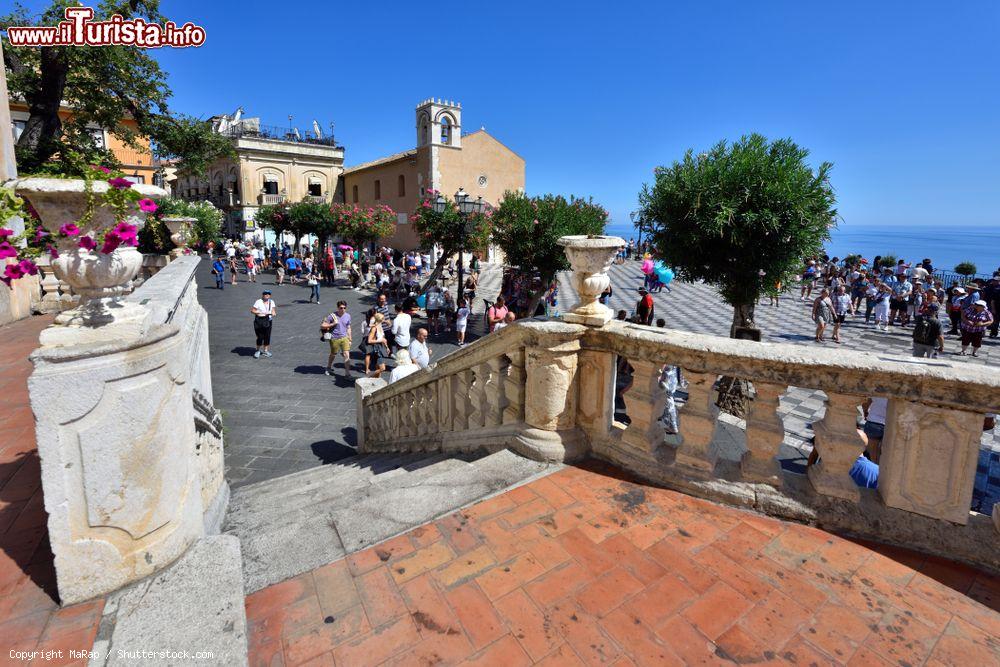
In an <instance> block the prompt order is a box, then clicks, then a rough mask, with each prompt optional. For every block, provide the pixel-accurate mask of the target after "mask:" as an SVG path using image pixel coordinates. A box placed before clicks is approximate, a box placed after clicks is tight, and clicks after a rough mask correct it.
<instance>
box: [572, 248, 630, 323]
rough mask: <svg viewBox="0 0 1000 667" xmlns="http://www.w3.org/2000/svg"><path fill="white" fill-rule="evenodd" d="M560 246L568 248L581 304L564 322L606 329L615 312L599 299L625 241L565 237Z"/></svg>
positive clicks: (574, 284) (609, 281) (606, 286)
mask: <svg viewBox="0 0 1000 667" xmlns="http://www.w3.org/2000/svg"><path fill="white" fill-rule="evenodd" d="M558 243H559V245H561V246H562V247H563V248H565V249H566V257H567V259H569V263H570V266H571V267H572V268H573V286H574V287H576V291H577V293H578V294H579V295H580V301H579V303H577V304H576V305H575V306H573V308H572V310H570V311H569V312H567V313H565V314H564V315H563V319H564V320H566V321H567V322H573V323H576V324H585V325H587V326H592V327H601V326H604V325H605V324H607V323H608V322H610V321H611V319H612V318H613V317H614V313H613V312H612V311H611V309H610V308H608V307H607V306H605V305H604V304H603V303H601V302H600V301H598V299H599V298H600V296H601V293H602V292H603V291H604V290H606V289H607V288H608V286H609V285H611V278H610V277H609V276H608V269H610V268H611V262H612V261H613V260H614V258H615V254H616V253H617V252H618V249H619V248H621V247H622V246H623V245H625V241H624V240H623V239H621V238H619V237H617V236H563V237H562V238H560V239H559V241H558Z"/></svg>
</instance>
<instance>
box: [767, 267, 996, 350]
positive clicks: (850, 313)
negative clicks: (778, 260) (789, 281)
mask: <svg viewBox="0 0 1000 667" xmlns="http://www.w3.org/2000/svg"><path fill="white" fill-rule="evenodd" d="M799 299H800V300H802V301H807V302H810V303H811V308H812V310H811V315H812V319H813V322H815V324H816V330H815V340H816V342H818V343H823V342H825V341H826V333H827V330H828V329H830V330H831V331H830V333H831V338H832V340H833V341H834V342H836V343H841V342H843V339H842V338H841V335H842V331H841V328H842V325H843V324H844V323H845V322H846V321H848V319H849V318H850V319H852V320H855V321H858V322H860V321H862V318H863V322H864V324H866V325H869V326H873V327H874V329H875V330H876V331H881V332H888V331H890V329H892V328H893V327H898V328H902V329H907V328H910V327H912V338H913V354H914V355H915V356H919V357H933V356H937V354H940V353H943V352H944V351H945V340H946V338H945V337H946V336H955V337H957V338H958V339H959V341H960V345H959V347H958V349H957V351H956V354H958V355H966V354H969V353H970V349H971V354H972V356H974V357H975V356H978V355H979V350H980V348H981V347H982V344H983V337H984V336H985V335H988V336H989V337H990V338H996V337H997V335H998V326H1000V318H998V313H1000V269H998V270H997V272H996V273H994V274H993V276H992V277H991V278H990V279H989V280H969V281H968V282H966V283H965V284H964V285H962V284H959V283H958V282H957V281H954V282H952V283H951V284H949V285H947V286H946V285H945V284H944V281H943V280H942V279H941V278H939V277H936V276H935V271H934V266H933V263H932V262H931V260H930V259H924V260H923V261H921V262H920V263H919V264H908V263H906V261H905V260H902V259H900V260H898V261H897V262H895V263H894V264H890V265H887V264H886V263H885V262H883V261H882V258H881V257H875V258H874V259H873V260H872V261H871V262H870V263H869V262H868V260H866V259H862V258H855V259H853V260H852V261H844V262H842V261H840V259H839V258H836V257H834V258H833V259H827V260H824V259H820V258H816V257H814V258H810V259H807V260H806V261H805V264H804V266H803V270H802V275H801V278H800V285H799ZM774 305H777V303H776V302H775V303H774ZM945 323H950V328H949V329H948V330H947V331H945V330H944V329H945V327H944V325H945Z"/></svg>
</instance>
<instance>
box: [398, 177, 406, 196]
mask: <svg viewBox="0 0 1000 667" xmlns="http://www.w3.org/2000/svg"><path fill="white" fill-rule="evenodd" d="M399 196H400V197H405V196H406V177H405V176H403V175H402V174H400V175H399Z"/></svg>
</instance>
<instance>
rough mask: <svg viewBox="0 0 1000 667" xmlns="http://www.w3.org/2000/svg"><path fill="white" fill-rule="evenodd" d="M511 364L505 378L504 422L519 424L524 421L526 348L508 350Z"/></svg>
mask: <svg viewBox="0 0 1000 667" xmlns="http://www.w3.org/2000/svg"><path fill="white" fill-rule="evenodd" d="M507 358H508V359H510V365H509V366H507V374H506V375H505V376H504V378H503V423H504V424H517V423H519V422H522V421H524V383H525V377H526V373H525V371H524V349H523V348H520V347H518V348H516V349H513V350H510V351H509V352H507Z"/></svg>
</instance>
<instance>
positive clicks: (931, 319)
mask: <svg viewBox="0 0 1000 667" xmlns="http://www.w3.org/2000/svg"><path fill="white" fill-rule="evenodd" d="M936 352H944V334H943V333H942V331H941V320H940V319H939V318H938V305H937V304H936V303H929V304H927V309H926V315H925V316H924V317H920V318H918V319H917V325H916V326H915V327H914V328H913V356H915V357H929V358H933V357H936V356H937V354H936Z"/></svg>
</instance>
